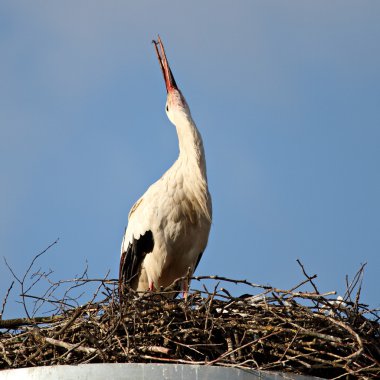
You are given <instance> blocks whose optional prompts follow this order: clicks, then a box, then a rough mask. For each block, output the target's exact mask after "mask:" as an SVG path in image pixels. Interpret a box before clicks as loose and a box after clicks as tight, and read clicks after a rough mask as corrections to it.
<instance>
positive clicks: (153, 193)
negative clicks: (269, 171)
mask: <svg viewBox="0 0 380 380" xmlns="http://www.w3.org/2000/svg"><path fill="white" fill-rule="evenodd" d="M152 42H153V43H154V47H155V50H156V54H157V58H158V62H159V64H160V67H161V70H162V73H163V76H164V80H165V85H166V91H167V100H166V105H165V110H166V114H167V116H168V118H169V120H170V121H171V122H172V123H173V124H174V126H175V127H176V130H177V135H178V143H179V156H178V158H177V160H176V161H175V162H174V164H173V165H172V166H171V167H170V169H169V170H168V171H167V172H166V173H165V174H164V175H163V176H162V177H161V178H160V179H159V180H158V181H157V182H155V183H154V184H153V185H151V186H150V187H149V188H148V190H147V191H146V192H145V194H144V195H143V196H142V197H141V198H140V199H139V200H138V201H137V202H136V203H135V204H134V206H133V207H132V208H131V210H130V212H129V216H128V226H127V228H126V230H125V233H124V237H123V241H122V244H121V258H120V267H119V292H120V294H123V293H124V292H125V289H126V285H128V286H129V287H130V288H132V289H134V290H136V291H137V292H139V293H140V292H146V291H155V290H159V289H161V288H167V287H169V286H170V285H172V284H173V283H176V282H177V285H178V287H179V288H180V289H182V291H183V293H184V296H185V297H186V296H187V291H188V286H189V281H188V278H189V277H190V276H191V275H192V274H193V272H194V271H195V269H196V267H197V265H198V263H199V261H200V259H201V257H202V254H203V252H204V250H205V248H206V245H207V241H208V236H209V232H210V227H211V218H212V207H211V196H210V193H209V191H208V184H207V175H206V160H205V152H204V148H203V142H202V137H201V135H200V133H199V131H198V129H197V127H196V125H195V123H194V121H193V118H192V117H191V113H190V109H189V106H188V105H187V102H186V100H185V98H184V96H183V95H182V92H181V91H180V89H179V88H178V86H177V84H176V81H175V80H174V76H173V74H172V71H171V69H170V66H169V63H168V60H167V58H166V54H165V50H164V46H163V44H162V41H161V39H160V37H159V36H158V42H156V41H152ZM176 280H177V281H176ZM180 289H178V288H176V289H175V290H176V291H178V290H180Z"/></svg>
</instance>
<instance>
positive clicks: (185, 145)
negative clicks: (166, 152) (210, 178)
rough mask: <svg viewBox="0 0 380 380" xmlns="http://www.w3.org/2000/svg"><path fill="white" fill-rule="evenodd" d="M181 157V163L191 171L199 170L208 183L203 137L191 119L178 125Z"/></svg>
mask: <svg viewBox="0 0 380 380" xmlns="http://www.w3.org/2000/svg"><path fill="white" fill-rule="evenodd" d="M176 129H177V135H178V143H179V157H178V160H179V161H181V163H183V164H186V165H187V166H189V168H190V170H196V169H199V174H200V175H201V177H203V179H204V180H206V181H207V175H206V158H205V152H204V148H203V142H202V137H201V135H200V133H199V131H198V129H197V127H196V126H195V123H194V121H193V120H192V118H191V117H189V118H187V119H186V121H185V122H182V123H181V124H180V125H176Z"/></svg>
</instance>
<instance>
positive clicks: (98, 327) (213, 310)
mask: <svg viewBox="0 0 380 380" xmlns="http://www.w3.org/2000/svg"><path fill="white" fill-rule="evenodd" d="M313 278H314V277H309V276H307V279H306V280H305V281H303V282H302V283H301V284H300V285H298V286H296V287H294V288H293V289H291V290H289V291H285V290H281V289H276V288H272V287H269V286H260V285H256V284H250V283H249V282H247V281H237V280H230V279H226V278H222V277H216V276H211V277H202V278H200V277H195V278H194V279H193V284H198V285H199V283H201V284H203V289H202V290H195V291H193V292H192V293H191V294H190V295H189V296H188V298H187V299H186V300H185V299H174V300H170V299H167V292H158V293H154V294H152V293H150V294H148V293H147V294H145V295H143V296H142V297H139V296H137V295H136V294H135V293H134V292H132V291H131V292H130V293H129V294H127V295H126V296H125V297H124V296H123V299H122V302H121V303H120V300H119V298H118V294H117V289H116V281H106V280H96V281H100V285H99V288H98V290H97V292H96V294H95V295H94V298H93V301H91V302H88V303H86V304H85V305H83V306H78V307H70V306H69V303H70V302H69V301H68V300H69V297H68V294H69V292H65V295H66V297H67V298H66V299H62V300H58V301H57V300H53V298H51V300H49V299H47V297H46V296H45V297H43V298H40V301H41V300H43V303H46V302H48V303H49V302H50V303H51V304H52V305H54V307H55V308H56V310H55V312H54V313H52V314H51V315H50V316H47V317H33V316H29V317H28V318H21V319H15V320H0V369H9V368H21V367H30V366H46V365H56V364H80V363H99V362H100V363H102V362H104V363H115V362H118V363H125V362H134V363H136V362H139V363H144V362H145V363H151V362H156V363H160V362H161V363H162V362H164V363H184V364H204V365H220V366H231V367H238V368H244V369H258V370H272V371H273V370H274V371H283V372H293V373H299V374H306V375H314V376H321V377H325V378H343V377H345V376H346V375H348V377H347V376H346V378H352V379H370V378H379V376H380V344H379V341H380V339H379V337H380V325H379V315H378V311H374V310H369V309H368V308H367V307H366V306H365V305H361V304H360V303H359V300H358V296H357V297H356V298H355V300H353V301H352V300H351V298H352V293H351V292H348V293H347V294H346V295H345V298H344V299H342V298H335V299H334V298H331V294H332V293H333V292H330V293H325V294H321V293H319V292H318V290H317V289H316V287H315V284H314V283H313ZM195 280H198V282H197V281H195ZM73 281H74V284H71V285H70V286H71V289H73V288H76V287H77V286H81V284H83V283H88V282H90V281H91V280H88V279H79V280H73ZM81 281H82V282H81ZM199 281H200V282H199ZM231 282H232V283H242V284H245V285H248V286H250V287H251V288H254V290H255V293H256V295H254V296H252V295H244V296H241V297H233V296H232V295H230V293H229V292H228V291H227V290H226V289H225V288H221V285H225V284H226V283H227V284H230V286H233V285H232V284H231ZM306 283H308V284H309V285H310V284H312V285H313V287H314V288H315V291H312V292H301V291H300V290H299V288H300V286H305V284H306ZM356 283H357V282H356ZM61 284H62V282H61ZM210 286H211V287H213V288H214V289H215V290H214V291H209V290H207V288H210ZM257 290H259V294H257ZM351 290H352V289H351ZM99 295H102V296H103V299H102V300H97V301H95V299H96V297H98V298H99ZM34 298H39V297H34Z"/></svg>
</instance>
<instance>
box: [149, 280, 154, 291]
mask: <svg viewBox="0 0 380 380" xmlns="http://www.w3.org/2000/svg"><path fill="white" fill-rule="evenodd" d="M149 291H150V292H154V283H153V281H151V282H150V283H149Z"/></svg>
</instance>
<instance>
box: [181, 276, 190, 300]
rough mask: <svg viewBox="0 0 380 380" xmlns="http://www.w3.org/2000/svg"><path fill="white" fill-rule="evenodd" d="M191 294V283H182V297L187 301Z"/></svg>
mask: <svg viewBox="0 0 380 380" xmlns="http://www.w3.org/2000/svg"><path fill="white" fill-rule="evenodd" d="M188 292H189V283H188V281H187V279H185V280H183V281H182V296H183V298H184V299H185V300H187V295H188Z"/></svg>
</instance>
